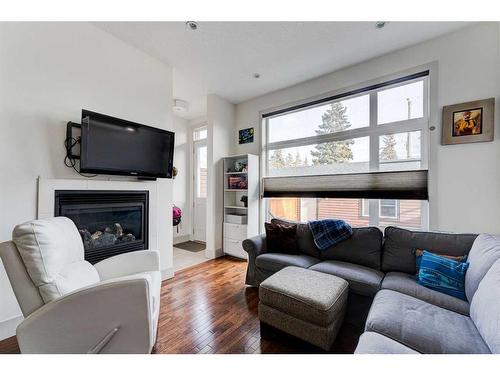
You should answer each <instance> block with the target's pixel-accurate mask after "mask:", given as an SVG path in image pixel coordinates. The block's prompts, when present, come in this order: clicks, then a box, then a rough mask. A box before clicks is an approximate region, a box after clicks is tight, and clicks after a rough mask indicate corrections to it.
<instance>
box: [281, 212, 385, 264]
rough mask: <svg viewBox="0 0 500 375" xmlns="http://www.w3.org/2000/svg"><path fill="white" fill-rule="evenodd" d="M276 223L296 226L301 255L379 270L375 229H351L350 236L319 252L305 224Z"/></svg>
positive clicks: (378, 239)
mask: <svg viewBox="0 0 500 375" xmlns="http://www.w3.org/2000/svg"><path fill="white" fill-rule="evenodd" d="M272 221H273V222H277V223H280V222H281V223H288V224H290V223H293V224H297V242H298V248H299V251H300V252H301V253H303V254H306V255H310V256H312V257H315V258H318V259H321V260H338V261H342V262H350V263H355V264H359V265H362V266H366V267H370V268H374V269H377V270H379V269H380V260H381V251H382V237H383V236H382V232H381V231H380V229H378V228H376V227H364V228H352V236H351V237H350V238H348V239H347V240H344V241H342V242H340V243H338V244H336V245H335V246H332V247H330V248H328V249H326V250H323V251H320V250H319V249H318V247H317V246H316V244H315V243H314V239H313V236H312V233H311V230H310V229H309V225H307V223H300V222H294V221H287V220H283V219H272Z"/></svg>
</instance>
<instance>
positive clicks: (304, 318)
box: [259, 267, 348, 350]
mask: <svg viewBox="0 0 500 375" xmlns="http://www.w3.org/2000/svg"><path fill="white" fill-rule="evenodd" d="M347 292H348V284H347V281H345V280H344V279H341V278H340V277H337V276H333V275H329V274H326V273H321V272H317V271H312V270H308V269H305V268H299V267H286V268H283V269H282V270H281V271H279V272H276V273H275V274H274V275H272V276H270V277H269V278H267V279H266V280H265V281H263V282H262V283H261V284H260V287H259V299H260V301H259V319H260V321H261V322H263V323H265V324H268V325H270V326H272V327H275V328H278V329H280V330H282V331H284V332H287V333H289V334H291V335H293V336H295V337H298V338H300V339H302V340H304V341H307V342H309V343H311V344H313V345H316V346H319V347H320V348H322V349H324V350H329V349H330V348H331V346H332V344H333V342H334V341H335V337H336V336H337V333H338V331H339V328H340V326H341V325H342V321H343V319H344V314H345V310H346V302H347Z"/></svg>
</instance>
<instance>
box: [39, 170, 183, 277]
mask: <svg viewBox="0 0 500 375" xmlns="http://www.w3.org/2000/svg"><path fill="white" fill-rule="evenodd" d="M159 184H160V182H157V181H116V180H96V179H88V180H83V179H52V178H42V177H39V178H38V209H37V218H38V219H43V218H48V217H54V214H55V212H54V211H55V192H56V190H141V191H144V190H146V191H148V192H149V224H148V225H149V237H148V244H149V248H151V249H158V250H159V251H160V258H161V259H160V261H161V265H162V278H163V279H167V278H170V277H173V275H174V272H173V266H172V242H171V241H172V238H171V236H169V233H168V232H170V233H171V232H172V230H171V225H172V224H171V223H172V218H171V215H172V212H171V211H172V210H171V208H170V207H164V209H161V210H159V207H163V203H164V201H165V200H164V199H163V198H164V197H163V196H162V194H160V190H161V189H159V188H158V186H159ZM168 239H170V242H169V240H168Z"/></svg>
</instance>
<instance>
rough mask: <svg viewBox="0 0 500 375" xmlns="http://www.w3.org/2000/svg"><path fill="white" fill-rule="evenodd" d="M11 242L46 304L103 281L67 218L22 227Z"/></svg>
mask: <svg viewBox="0 0 500 375" xmlns="http://www.w3.org/2000/svg"><path fill="white" fill-rule="evenodd" d="M12 240H13V241H14V243H15V244H16V247H17V249H18V251H19V254H20V256H21V258H22V260H23V263H24V266H25V267H26V271H27V272H28V275H29V276H30V278H31V280H32V281H33V284H35V285H36V286H37V287H38V290H39V293H40V295H41V296H42V299H43V301H44V302H45V303H48V302H50V301H52V300H54V299H56V298H59V297H61V296H63V295H65V294H67V293H69V292H72V291H73V290H76V289H79V288H83V287H85V286H88V285H90V284H94V283H97V282H99V281H100V279H99V274H98V273H97V270H96V269H95V267H94V266H92V265H91V264H90V263H89V262H87V261H85V260H84V259H83V256H84V250H83V242H82V239H81V237H80V234H79V233H78V230H77V229H76V226H75V224H74V223H73V222H72V221H71V220H70V219H68V218H66V217H54V218H48V219H41V220H34V221H30V222H27V223H24V224H19V225H17V226H16V227H15V228H14V231H13V233H12Z"/></svg>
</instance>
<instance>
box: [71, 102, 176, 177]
mask: <svg viewBox="0 0 500 375" xmlns="http://www.w3.org/2000/svg"><path fill="white" fill-rule="evenodd" d="M90 116H94V117H100V118H102V119H105V120H106V121H109V122H110V123H114V124H117V125H122V124H123V126H124V127H125V126H127V125H128V126H139V127H142V128H148V129H150V130H151V131H153V132H157V133H161V134H169V135H171V137H170V145H169V147H170V149H171V150H172V158H171V159H170V160H169V162H168V168H167V171H166V173H165V174H161V175H158V174H154V173H146V172H144V171H127V170H110V169H106V168H85V165H86V163H87V154H86V144H87V142H88V133H87V129H86V128H85V127H86V126H89V123H88V120H87V122H86V121H85V120H86V119H87V118H88V117H90ZM81 131H82V134H81V142H80V172H81V173H93V174H109V175H118V176H133V177H138V178H144V179H150V178H151V179H154V178H172V173H173V172H172V171H173V159H174V154H173V152H174V151H173V150H174V145H175V133H174V132H171V131H169V130H164V129H159V128H155V127H153V126H148V125H144V124H140V123H137V122H133V121H129V120H125V119H121V118H118V117H113V116H109V115H105V114H102V113H98V112H93V111H89V110H86V109H82V123H81Z"/></svg>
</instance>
